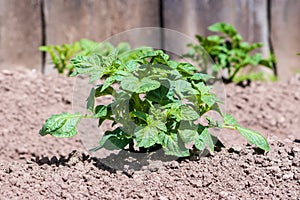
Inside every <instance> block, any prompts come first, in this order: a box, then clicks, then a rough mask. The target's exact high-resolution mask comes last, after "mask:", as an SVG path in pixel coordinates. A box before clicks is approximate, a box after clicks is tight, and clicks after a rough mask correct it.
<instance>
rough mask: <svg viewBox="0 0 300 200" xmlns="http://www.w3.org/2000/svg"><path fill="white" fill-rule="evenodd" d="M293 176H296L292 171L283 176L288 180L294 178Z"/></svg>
mask: <svg viewBox="0 0 300 200" xmlns="http://www.w3.org/2000/svg"><path fill="white" fill-rule="evenodd" d="M293 177H294V173H292V172H290V173H287V174H284V175H283V176H282V179H283V180H287V179H292V178H293Z"/></svg>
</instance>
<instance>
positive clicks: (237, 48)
mask: <svg viewBox="0 0 300 200" xmlns="http://www.w3.org/2000/svg"><path fill="white" fill-rule="evenodd" d="M208 30H210V31H212V32H216V33H218V34H217V35H211V36H208V37H204V36H200V35H196V38H197V40H198V42H199V44H188V47H189V48H190V50H189V52H188V53H187V54H185V55H184V57H188V58H191V59H192V60H194V61H195V62H197V64H198V65H199V66H200V67H201V66H203V65H202V61H203V59H202V58H203V52H205V51H206V52H207V53H208V54H209V55H210V57H211V58H212V59H213V61H214V62H215V64H214V65H213V66H212V69H213V71H215V72H219V71H223V81H224V82H225V83H231V82H240V81H243V80H250V81H252V80H258V79H260V80H264V79H265V77H264V76H261V75H262V74H261V73H251V74H242V75H241V74H239V72H241V71H242V70H243V69H245V68H247V67H250V66H251V67H252V69H253V68H254V67H257V66H264V67H267V68H269V69H273V68H274V64H275V57H274V56H273V55H272V54H271V55H270V57H269V58H268V59H263V58H262V55H261V54H260V53H255V54H251V53H252V51H253V50H255V49H257V48H260V47H263V44H262V43H253V44H249V43H247V42H243V39H242V36H241V35H240V34H238V32H237V31H236V29H235V28H234V27H233V26H231V25H230V24H226V23H216V24H213V25H211V26H209V27H208ZM203 48H204V50H205V51H203ZM200 61H201V62H200ZM202 70H203V72H204V73H205V72H206V69H205V68H202Z"/></svg>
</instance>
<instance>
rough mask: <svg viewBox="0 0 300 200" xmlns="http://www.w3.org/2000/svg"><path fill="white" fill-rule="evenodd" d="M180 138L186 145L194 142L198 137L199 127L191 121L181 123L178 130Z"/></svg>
mask: <svg viewBox="0 0 300 200" xmlns="http://www.w3.org/2000/svg"><path fill="white" fill-rule="evenodd" d="M178 133H179V136H180V138H181V139H182V141H183V142H184V143H185V144H188V143H190V142H193V141H195V140H196V138H197V136H198V132H197V126H196V125H194V124H193V122H192V123H190V122H189V121H181V122H180V126H179V129H178Z"/></svg>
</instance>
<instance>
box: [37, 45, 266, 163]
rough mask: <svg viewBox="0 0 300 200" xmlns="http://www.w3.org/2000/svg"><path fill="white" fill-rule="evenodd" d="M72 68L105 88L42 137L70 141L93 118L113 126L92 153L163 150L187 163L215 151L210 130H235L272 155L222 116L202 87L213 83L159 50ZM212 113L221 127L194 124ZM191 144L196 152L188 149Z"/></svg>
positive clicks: (54, 121) (97, 58) (83, 60)
mask: <svg viewBox="0 0 300 200" xmlns="http://www.w3.org/2000/svg"><path fill="white" fill-rule="evenodd" d="M72 64H73V65H74V67H75V70H74V73H73V74H72V75H77V74H87V75H89V76H90V82H94V81H97V80H99V79H103V81H104V82H103V84H99V85H97V86H95V87H93V88H92V89H91V91H90V95H89V96H88V98H87V105H86V107H87V110H88V111H89V113H90V114H85V115H83V114H80V113H75V114H70V113H63V114H56V115H52V116H51V117H50V118H49V119H47V120H46V123H45V124H44V126H43V127H42V129H41V130H40V134H41V135H42V136H43V135H47V134H50V135H52V136H55V137H72V136H74V135H75V134H76V133H77V130H76V127H77V124H78V123H79V122H80V120H81V119H83V118H95V119H97V120H98V121H99V126H101V125H102V124H103V122H104V121H105V120H109V121H112V122H113V123H112V124H113V125H112V127H113V130H112V131H108V130H107V131H106V132H105V133H104V135H103V137H102V138H101V140H100V141H99V145H98V146H97V147H95V148H94V149H92V150H94V151H96V150H98V149H101V148H106V149H109V150H113V149H123V150H127V151H134V152H135V151H145V150H146V151H151V150H156V149H158V148H163V149H164V152H165V154H166V155H173V156H178V157H187V156H189V155H190V152H191V151H192V150H193V151H195V150H196V151H202V150H203V149H204V148H206V147H208V148H209V149H210V150H211V151H213V150H214V144H215V141H214V136H213V135H211V133H210V130H211V128H216V127H217V128H229V129H233V130H237V131H238V132H239V133H240V134H241V135H242V136H244V137H245V138H246V139H247V140H248V141H249V143H251V144H255V145H257V146H258V147H259V148H261V149H263V150H266V151H268V150H269V149H270V147H269V145H268V142H267V140H266V139H265V138H264V137H263V136H261V135H260V134H259V133H258V132H255V131H252V130H250V129H247V128H243V127H241V126H240V125H238V123H237V122H236V120H235V119H234V118H233V117H232V116H230V115H228V114H225V115H223V114H222V113H221V111H220V109H219V106H218V103H220V100H218V98H217V97H216V95H215V94H213V93H211V92H210V90H211V87H210V86H208V85H207V84H206V82H207V81H208V80H209V79H212V78H213V77H211V76H210V75H207V74H203V73H198V72H197V69H196V68H195V67H194V66H193V65H191V64H189V63H180V62H177V61H173V60H170V59H169V56H168V55H167V54H165V53H164V52H163V51H161V50H157V51H154V50H153V49H151V48H143V49H141V50H139V49H137V50H134V51H131V52H129V53H125V54H122V55H121V56H120V54H118V50H114V51H112V52H111V53H110V54H109V55H108V56H101V55H97V54H93V55H92V56H77V57H76V58H75V59H73V60H72ZM115 83H117V85H115ZM106 95H109V96H111V97H113V100H112V102H111V103H110V104H108V105H101V104H100V105H96V104H95V102H96V101H95V99H96V98H100V97H102V96H106ZM211 110H214V111H217V112H219V113H220V114H221V115H222V116H223V121H214V120H213V119H211V118H209V117H207V120H208V121H207V123H206V124H201V123H199V122H198V119H199V118H200V117H201V116H203V115H205V114H206V113H207V112H208V111H211ZM189 144H192V145H193V148H194V149H188V146H190V145H189Z"/></svg>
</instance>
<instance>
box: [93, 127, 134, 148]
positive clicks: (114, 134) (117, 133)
mask: <svg viewBox="0 0 300 200" xmlns="http://www.w3.org/2000/svg"><path fill="white" fill-rule="evenodd" d="M131 142H132V138H131V136H130V135H128V134H126V133H125V132H124V131H123V130H122V129H121V128H120V127H118V128H116V129H115V130H113V131H106V132H105V133H104V135H103V136H102V138H101V140H100V141H99V146H97V147H95V148H93V149H90V151H97V150H99V149H101V148H105V149H107V150H120V149H124V148H125V147H126V146H127V145H128V144H129V143H131Z"/></svg>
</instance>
